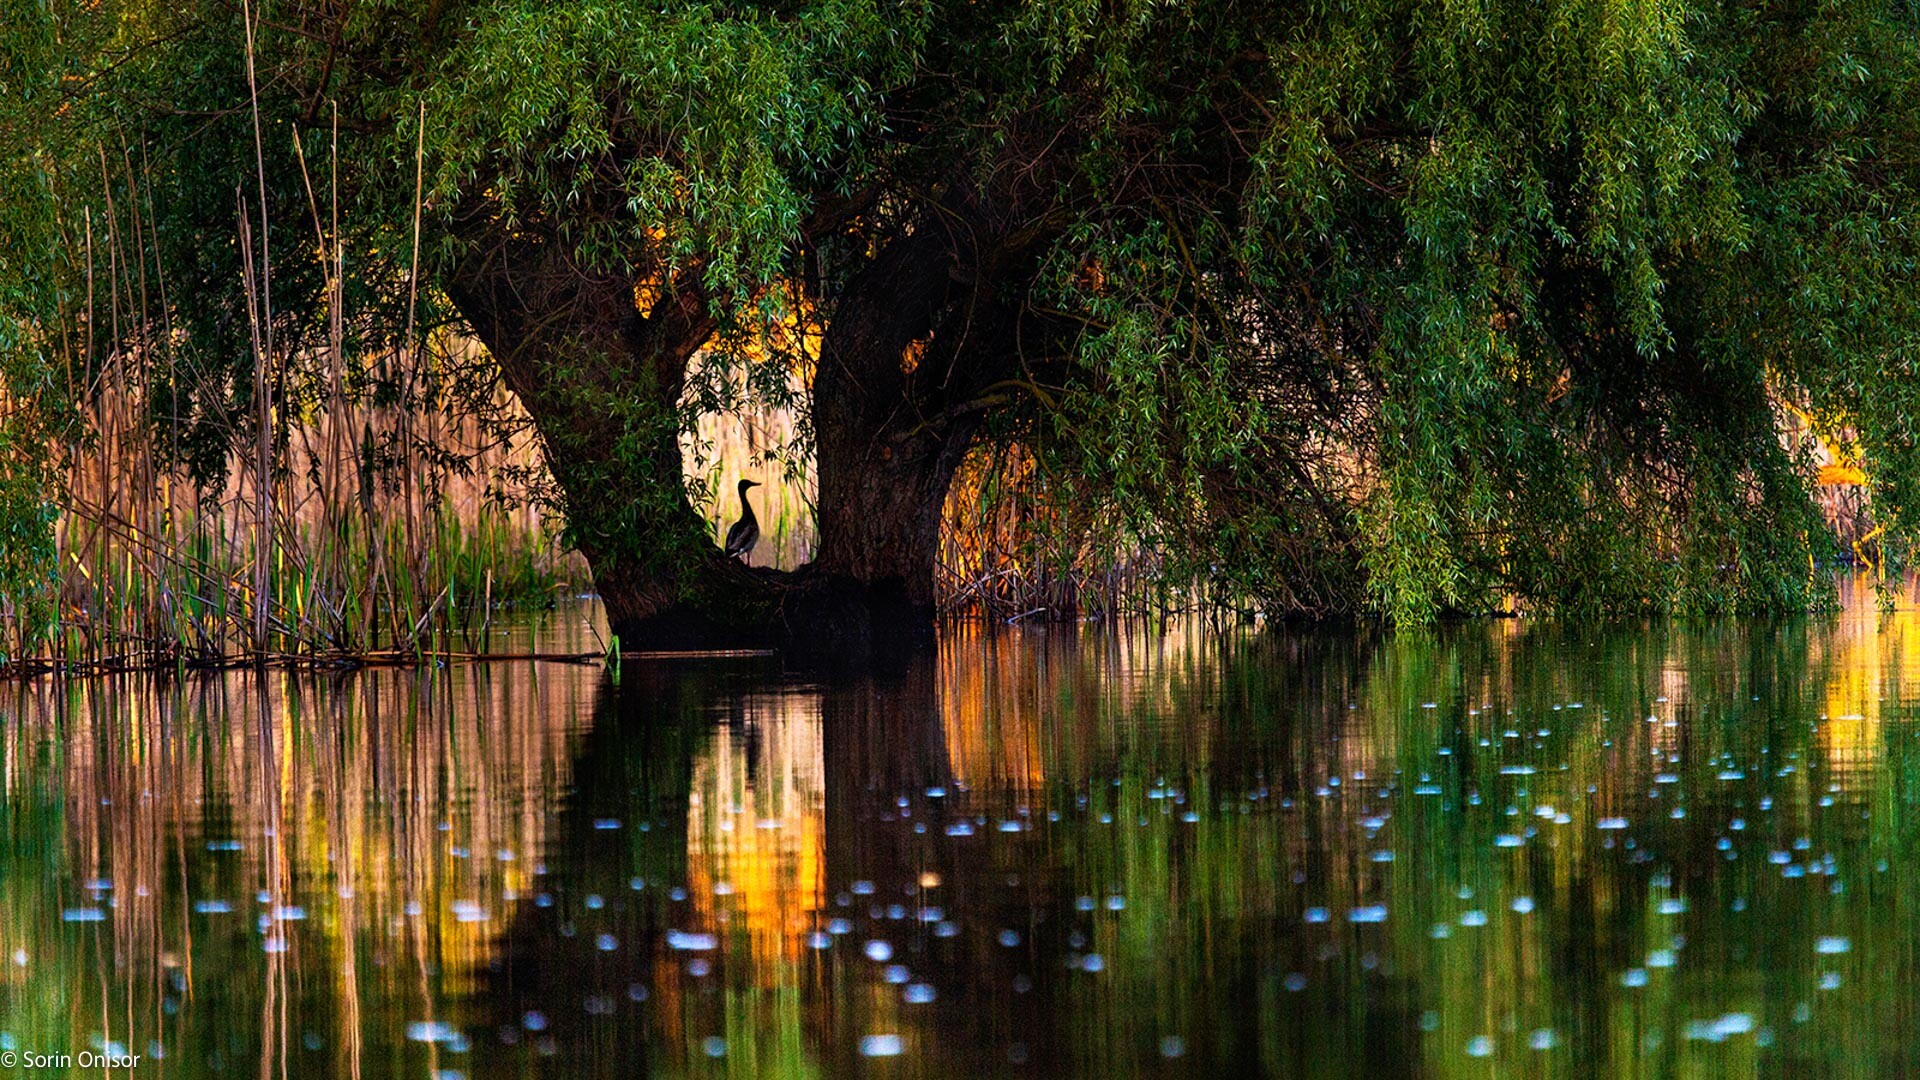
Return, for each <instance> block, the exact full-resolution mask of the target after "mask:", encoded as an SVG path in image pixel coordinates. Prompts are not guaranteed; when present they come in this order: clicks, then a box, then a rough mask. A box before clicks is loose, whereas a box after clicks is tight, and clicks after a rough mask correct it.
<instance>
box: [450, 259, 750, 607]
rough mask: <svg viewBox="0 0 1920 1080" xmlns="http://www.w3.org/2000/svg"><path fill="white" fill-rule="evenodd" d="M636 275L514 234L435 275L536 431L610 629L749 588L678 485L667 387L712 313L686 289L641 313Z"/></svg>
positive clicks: (672, 397)
mask: <svg viewBox="0 0 1920 1080" xmlns="http://www.w3.org/2000/svg"><path fill="white" fill-rule="evenodd" d="M636 285H637V282H635V281H634V280H633V279H632V278H631V277H627V276H623V275H617V274H608V273H604V272H598V271H594V270H590V269H587V268H585V267H583V266H581V265H580V264H579V263H578V262H577V261H575V260H574V259H573V258H572V257H571V253H570V252H568V251H567V249H566V248H565V247H564V246H563V245H561V244H558V243H554V242H551V241H548V242H541V241H538V240H527V239H508V240H504V241H499V242H495V243H492V244H490V245H487V246H484V247H480V246H476V250H475V252H474V254H473V255H472V256H470V257H469V258H468V259H467V260H466V261H465V262H464V263H463V264H461V265H460V267H459V268H458V270H457V271H456V273H454V274H453V275H451V276H450V278H449V280H448V285H447V288H448V292H449V294H450V295H451V297H452V299H453V301H454V303H455V304H457V305H458V306H459V308H460V310H461V312H462V313H463V314H464V315H465V316H466V318H467V321H468V322H469V323H470V324H471V325H472V327H473V330H474V332H475V333H476V334H477V335H478V336H479V338H480V340H481V341H482V342H483V343H484V344H485V345H486V346H487V348H488V350H489V351H490V352H492V353H493V356H494V358H495V360H496V361H497V362H498V363H499V364H500V369H501V372H502V374H503V376H504V378H505V380H506V384H507V387H508V388H509V389H510V390H512V391H513V392H514V394H515V395H517V396H518V397H519V399H520V402H521V404H522V405H523V406H524V407H525V408H526V410H527V414H528V415H529V416H530V417H531V418H532V420H533V423H534V426H535V428H536V429H537V430H538V431H539V434H540V438H541V442H542V444H543V447H544V449H545V452H546V459H547V465H548V468H549V469H550V470H551V471H552V474H553V478H554V481H555V482H556V484H557V485H558V487H559V489H560V492H561V498H562V507H561V508H562V510H563V511H564V514H565V517H566V521H567V534H568V538H569V540H570V541H571V542H572V543H573V544H574V545H575V546H576V547H577V548H578V549H579V550H580V552H581V553H582V554H584V555H585V556H586V557H587V560H588V562H589V563H590V564H591V565H592V567H593V573H594V581H595V585H596V587H597V588H598V589H599V591H600V595H601V597H602V598H603V600H604V601H605V603H606V605H607V616H608V619H609V621H610V622H611V623H612V624H613V625H614V626H615V627H616V628H618V627H623V626H641V625H646V624H648V623H650V622H653V621H656V620H660V619H663V618H667V617H670V615H671V613H673V612H675V611H676V610H679V609H681V608H684V607H686V606H687V605H688V604H689V603H690V602H692V601H696V600H698V598H700V597H701V596H702V595H703V594H708V593H719V592H730V591H738V590H740V589H751V587H752V586H751V577H750V575H747V574H745V573H744V570H743V568H740V567H738V566H737V565H734V564H731V563H730V562H729V561H728V560H725V559H724V558H722V557H721V555H720V552H719V551H718V550H717V549H716V548H715V547H714V545H713V542H712V539H711V538H710V537H709V536H708V535H707V529H706V524H705V522H704V521H702V520H701V518H700V516H699V515H698V514H696V513H695V512H694V510H693V507H692V506H691V505H690V504H689V503H688V501H687V497H686V490H685V487H684V485H683V484H682V482H681V462H680V443H679V431H680V427H679V402H680V394H681V391H682V389H683V388H684V385H685V380H686V372H687V364H688V362H689V361H690V360H691V359H692V357H693V354H694V353H695V352H696V351H697V350H698V349H699V348H700V347H701V346H702V345H703V344H705V343H706V341H707V339H708V338H709V337H710V336H711V335H712V333H713V330H714V319H713V316H712V314H711V313H710V312H709V310H708V307H707V303H706V298H705V296H704V295H702V293H701V292H700V290H699V289H698V287H697V286H681V287H677V288H668V289H664V290H661V291H660V295H659V298H658V299H657V300H655V301H654V303H653V305H652V307H651V308H650V310H648V311H646V312H641V311H640V310H639V309H638V307H637V304H636V299H635V296H636Z"/></svg>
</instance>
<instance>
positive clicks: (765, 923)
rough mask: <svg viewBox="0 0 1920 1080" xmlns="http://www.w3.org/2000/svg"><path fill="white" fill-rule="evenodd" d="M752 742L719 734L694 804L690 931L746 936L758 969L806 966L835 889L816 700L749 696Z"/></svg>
mask: <svg viewBox="0 0 1920 1080" xmlns="http://www.w3.org/2000/svg"><path fill="white" fill-rule="evenodd" d="M739 704H740V713H741V715H740V717H739V718H738V719H739V724H740V728H741V729H743V731H742V735H743V737H739V738H736V737H734V734H735V732H734V729H732V728H731V727H726V726H723V727H718V728H716V729H715V730H714V733H713V737H712V739H711V740H709V742H708V743H707V745H706V746H704V747H701V748H700V750H698V751H697V752H696V757H695V760H694V763H693V785H692V791H691V792H690V793H689V795H688V797H687V803H688V810H687V891H688V893H689V895H690V896H691V897H692V898H693V903H694V910H695V912H696V918H695V919H694V920H693V925H692V926H690V927H688V929H690V930H694V931H700V930H709V929H711V930H717V931H730V930H738V929H744V931H745V933H746V935H747V938H748V940H749V942H750V946H751V948H750V952H749V954H748V956H749V963H750V969H751V970H752V971H753V972H754V973H755V975H756V977H757V978H762V979H765V978H770V977H772V975H773V973H774V972H776V971H778V970H779V969H780V967H781V965H783V964H794V963H797V962H798V961H799V959H800V955H801V950H802V935H803V934H804V932H805V931H808V930H811V929H812V928H813V914H814V913H815V912H816V911H818V910H819V909H820V907H821V902H822V899H823V894H824V890H825V888H826V880H825V868H824V851H825V847H826V796H827V784H826V767H825V762H824V760H823V759H822V757H821V732H820V701H819V697H818V696H817V695H815V694H809V693H789V694H767V695H757V694H756V695H746V696H744V697H743V698H742V699H741V701H740V703H739Z"/></svg>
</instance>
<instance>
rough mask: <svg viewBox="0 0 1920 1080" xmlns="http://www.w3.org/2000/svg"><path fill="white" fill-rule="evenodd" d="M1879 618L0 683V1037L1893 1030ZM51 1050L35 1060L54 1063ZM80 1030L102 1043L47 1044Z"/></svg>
mask: <svg viewBox="0 0 1920 1080" xmlns="http://www.w3.org/2000/svg"><path fill="white" fill-rule="evenodd" d="M1916 689H1920V616H1917V615H1916V613H1914V612H1911V611H1903V612H1899V613H1896V614H1894V615H1891V616H1883V615H1880V614H1878V613H1877V612H1875V611H1874V610H1873V609H1872V608H1871V606H1870V605H1868V604H1854V605H1851V606H1850V607H1849V608H1848V609H1847V610H1846V611H1845V612H1844V613H1842V614H1840V615H1838V616H1835V617H1831V618H1819V619H1811V620H1802V621H1797V622H1787V623H1758V622H1753V623H1739V622H1726V623H1713V624H1690V625H1688V624H1654V625H1635V626H1613V627H1603V626H1595V625H1568V624H1551V623H1503V624H1495V625H1485V624H1481V625H1472V626H1460V627H1451V628H1447V629H1444V630H1441V631H1435V632H1431V633H1401V634H1385V633H1381V632H1379V631H1377V630H1371V629H1354V630H1348V631H1332V630H1325V629H1322V630H1316V631H1312V632H1297V631H1288V632H1255V631H1252V630H1235V631H1231V632H1227V633H1220V632H1214V631H1210V630H1208V629H1207V628H1205V627H1203V626H1199V625H1191V626H1184V627H1178V628H1174V629H1172V630H1170V631H1167V632H1164V633H1148V632H1145V631H1140V632H1128V633H1101V632H1094V631H1081V632H1079V633H1074V634H1067V633H1061V632H1058V631H1052V632H1048V631H1032V632H1025V633H1020V634H1004V633H1001V634H995V633H988V632H984V631H980V630H964V631H956V632H953V633H950V634H949V635H948V636H947V637H946V639H945V640H944V641H943V643H942V645H941V647H940V649H939V651H938V652H937V653H936V654H930V655H927V656H924V657H921V658H919V659H918V660H915V661H912V662H909V663H908V664H906V665H905V666H904V667H903V668H900V669H897V670H891V671H887V672H884V673H877V674H870V675H867V676H864V677H860V678H835V679H832V680H828V681H825V682H815V681H810V680H808V679H806V678H802V677H796V676H793V675H790V674H786V673H783V672H781V671H780V670H779V669H778V666H777V664H775V663H773V662H770V661H737V660H736V661H727V662H700V663H691V662H689V663H682V664H677V665H671V664H658V663H650V664H628V665H626V666H625V668H624V669H623V670H621V671H619V672H618V673H617V675H616V674H614V673H604V672H601V671H599V670H598V669H594V668H579V667H569V666H558V665H547V666H538V667H536V666H531V665H522V666H514V665H503V666H496V667H491V668H456V669H450V670H445V671H428V672H400V671H367V672H361V673H358V674H353V675H340V676H332V677H324V678H314V677H308V676H294V675H287V674H270V675H266V676H255V675H252V674H233V675H226V676H221V677H217V678H205V679H188V680H185V681H171V680H143V679H131V678H129V679H119V680H100V681H92V682H82V683H73V684H64V685H63V684H54V683H44V682H43V683H34V684H28V685H24V686H15V687H10V688H8V691H7V693H8V694H9V695H10V696H9V697H8V698H7V699H6V702H5V705H4V709H0V712H3V713H4V722H3V726H0V734H3V735H4V738H5V745H4V755H5V756H4V761H3V762H0V766H3V768H0V778H3V779H4V783H5V789H4V795H5V801H6V811H7V812H6V816H5V818H4V825H0V828H4V835H5V845H4V848H0V958H4V961H5V962H4V965H3V966H4V971H5V974H4V976H0V1052H14V1053H25V1052H36V1053H54V1054H58V1053H65V1054H68V1055H70V1056H72V1057H73V1059H74V1061H75V1067H74V1069H73V1070H72V1071H75V1072H79V1071H83V1070H81V1069H80V1068H79V1067H78V1061H79V1055H80V1054H81V1053H82V1052H84V1051H97V1050H98V1049H99V1048H103V1047H114V1048H124V1049H125V1051H126V1052H127V1053H130V1054H140V1055H142V1061H141V1064H140V1066H139V1068H140V1070H141V1073H142V1075H156V1074H157V1075H168V1074H176V1075H183V1076H200V1075H228V1074H238V1075H259V1076H262V1077H273V1076H282V1075H287V1076H291V1075H313V1076H334V1075H350V1076H369V1077H373V1076H433V1075H436V1074H437V1075H440V1076H443V1077H453V1076H456V1075H460V1076H472V1077H481V1076H494V1075H501V1076H568V1077H572V1076H630V1075H636V1074H660V1075H702V1076H709V1075H737V1076H775V1075H778V1076H840V1075H853V1074H859V1073H862V1072H873V1073H879V1074H887V1075H893V1074H902V1075H906V1074H911V1075H926V1076H980V1075H1001V1074H1005V1075H1068V1074H1071V1075H1136V1074H1138V1075H1184V1074H1201V1075H1205V1074H1214V1075H1256V1074H1268V1075H1284V1076H1318V1075H1326V1076H1345V1075H1402V1074H1414V1073H1419V1074H1428V1073H1431V1074H1443V1075H1450V1074H1465V1075H1485V1074H1487V1073H1488V1072H1490V1071H1493V1072H1506V1073H1519V1074H1524V1075H1588V1074H1595V1073H1599V1074H1619V1075H1629V1074H1645V1075H1668V1074H1674V1073H1693V1072H1700V1073H1715V1074H1718V1073H1724V1072H1752V1071H1759V1070H1766V1071H1778V1072H1786V1073H1790V1074H1811V1075H1847V1074H1852V1075H1882V1074H1886V1073H1898V1072H1902V1071H1906V1070H1909V1069H1912V1068H1915V1067H1916V1066H1920V1061H1916V1060H1915V1058H1916V1056H1920V1055H1916V1052H1915V1051H1914V1050H1912V1049H1910V1048H1911V1047H1912V1046H1914V1045H1915V1044H1916V1039H1915V1036H1916V1035H1920V1017H1917V1016H1916V1011H1915V1007H1914V1006H1913V1005H1912V1004H1911V994H1910V993H1909V991H1910V988H1911V986H1912V985H1913V984H1914V980H1915V977H1916V975H1920V970H1917V967H1920V965H1917V964H1916V951H1917V950H1916V946H1920V908H1916V906H1915V905H1914V903H1913V902H1912V900H1911V897H1912V896H1914V895H1916V888H1915V886H1916V885H1920V864H1917V863H1916V860H1915V858H1914V855H1915V854H1916V847H1917V846H1920V845H1917V844H1916V833H1920V809H1916V808H1915V800H1916V798H1920V744H1917V742H1916V738H1915V735H1916V732H1920V727H1916V724H1915V720H1916V715H1915V703H1916V698H1917V696H1920V695H1916ZM52 1071H54V1072H56V1073H57V1072H58V1071H59V1070H57V1069H56V1070H52ZM87 1071H94V1072H97V1071H98V1070H97V1069H96V1070H87Z"/></svg>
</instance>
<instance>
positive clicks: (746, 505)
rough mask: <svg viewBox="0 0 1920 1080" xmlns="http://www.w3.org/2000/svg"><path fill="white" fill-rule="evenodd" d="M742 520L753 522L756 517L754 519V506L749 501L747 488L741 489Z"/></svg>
mask: <svg viewBox="0 0 1920 1080" xmlns="http://www.w3.org/2000/svg"><path fill="white" fill-rule="evenodd" d="M740 520H741V521H752V520H754V517H753V504H752V503H750V502H748V501H747V489H746V488H741V489H740Z"/></svg>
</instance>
